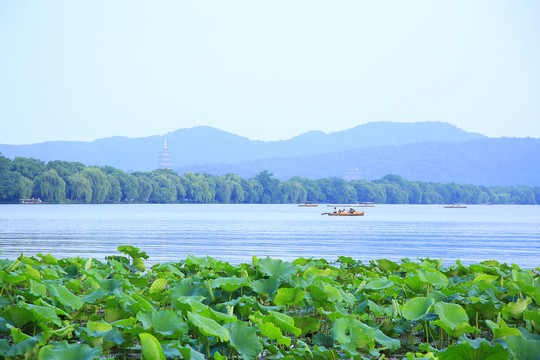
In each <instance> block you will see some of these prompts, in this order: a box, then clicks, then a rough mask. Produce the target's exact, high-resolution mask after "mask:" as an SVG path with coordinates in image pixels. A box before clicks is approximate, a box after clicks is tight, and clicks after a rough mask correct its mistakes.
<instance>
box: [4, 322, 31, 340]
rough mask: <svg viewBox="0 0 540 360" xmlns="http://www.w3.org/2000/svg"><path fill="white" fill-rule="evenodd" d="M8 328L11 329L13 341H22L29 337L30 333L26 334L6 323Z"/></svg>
mask: <svg viewBox="0 0 540 360" xmlns="http://www.w3.org/2000/svg"><path fill="white" fill-rule="evenodd" d="M8 328H9V330H10V331H11V338H12V339H13V343H15V344H18V343H20V342H23V341H24V340H28V339H30V338H31V336H30V335H26V334H25V333H23V332H22V331H21V329H19V328H16V327H13V326H11V325H9V324H8Z"/></svg>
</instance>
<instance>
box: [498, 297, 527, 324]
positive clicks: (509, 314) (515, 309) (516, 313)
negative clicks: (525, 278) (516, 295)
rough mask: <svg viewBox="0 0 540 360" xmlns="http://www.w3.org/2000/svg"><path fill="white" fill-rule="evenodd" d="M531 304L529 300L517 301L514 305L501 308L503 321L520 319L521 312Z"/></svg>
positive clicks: (510, 304)
mask: <svg viewBox="0 0 540 360" xmlns="http://www.w3.org/2000/svg"><path fill="white" fill-rule="evenodd" d="M531 302H532V300H531V299H530V298H526V299H518V300H517V301H516V302H514V303H509V304H506V305H504V306H503V308H502V311H501V312H502V315H503V317H504V318H505V319H522V318H523V312H524V311H525V310H527V306H528V305H529V304H530V303H531Z"/></svg>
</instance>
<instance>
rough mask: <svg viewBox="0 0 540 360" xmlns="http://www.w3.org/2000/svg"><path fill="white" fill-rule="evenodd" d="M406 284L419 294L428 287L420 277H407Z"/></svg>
mask: <svg viewBox="0 0 540 360" xmlns="http://www.w3.org/2000/svg"><path fill="white" fill-rule="evenodd" d="M404 282H405V284H407V286H408V287H409V288H410V289H411V290H412V291H415V292H419V291H420V290H422V289H423V288H425V287H426V283H425V282H424V280H422V279H420V276H418V275H414V276H411V277H407V278H405V280H404Z"/></svg>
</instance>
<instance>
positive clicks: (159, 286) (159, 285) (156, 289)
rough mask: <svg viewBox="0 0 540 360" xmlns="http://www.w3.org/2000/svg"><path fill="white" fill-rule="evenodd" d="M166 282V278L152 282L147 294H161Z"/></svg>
mask: <svg viewBox="0 0 540 360" xmlns="http://www.w3.org/2000/svg"><path fill="white" fill-rule="evenodd" d="M167 282H168V279H166V278H159V279H156V280H154V282H153V283H152V285H150V289H149V290H148V292H149V293H150V294H154V293H161V292H162V291H163V290H165V287H167Z"/></svg>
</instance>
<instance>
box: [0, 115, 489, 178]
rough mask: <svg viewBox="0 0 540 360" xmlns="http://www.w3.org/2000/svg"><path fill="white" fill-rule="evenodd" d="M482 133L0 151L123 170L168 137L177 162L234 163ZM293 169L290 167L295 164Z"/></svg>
mask: <svg viewBox="0 0 540 360" xmlns="http://www.w3.org/2000/svg"><path fill="white" fill-rule="evenodd" d="M480 138H484V136H482V135H479V134H475V133H469V132H466V131H463V130H461V129H458V128H457V127H455V126H453V125H450V124H446V123H442V122H419V123H393V122H377V123H368V124H364V125H359V126H357V127H354V128H352V129H348V130H344V131H340V132H334V133H330V134H325V133H323V132H320V131H311V132H308V133H305V134H302V135H299V136H296V137H293V138H291V139H288V140H282V141H268V142H264V141H252V140H250V139H248V138H245V137H242V136H238V135H234V134H231V133H228V132H225V131H221V130H218V129H215V128H211V127H206V126H200V127H195V128H191V129H180V130H176V131H173V132H171V133H169V134H166V135H163V136H150V137H144V138H126V137H111V138H105V139H99V140H95V141H92V142H82V141H58V142H45V143H39V144H31V145H2V144H0V153H2V154H3V155H4V156H6V157H8V158H11V159H14V158H15V157H28V158H36V159H40V160H42V161H46V162H47V161H53V160H64V161H80V162H82V163H84V164H87V165H97V166H104V165H109V166H113V167H115V168H118V169H122V170H123V171H130V172H131V171H149V170H153V169H155V168H156V166H157V158H158V153H159V152H160V151H161V150H162V149H163V144H164V140H165V139H166V140H167V145H168V150H169V152H171V153H172V155H173V162H174V167H178V168H180V167H186V166H191V165H196V164H205V163H224V164H233V163H238V162H241V161H253V160H260V159H272V158H289V157H298V156H310V155H317V154H326V153H331V152H336V151H345V150H354V149H362V148H367V147H373V146H383V145H403V144H412V143H421V142H426V141H433V142H440V141H442V142H461V141H467V140H471V139H480ZM291 170H292V169H291Z"/></svg>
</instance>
